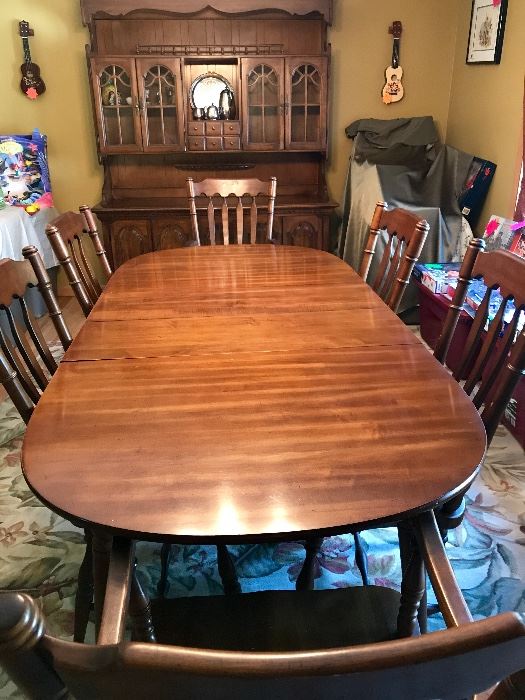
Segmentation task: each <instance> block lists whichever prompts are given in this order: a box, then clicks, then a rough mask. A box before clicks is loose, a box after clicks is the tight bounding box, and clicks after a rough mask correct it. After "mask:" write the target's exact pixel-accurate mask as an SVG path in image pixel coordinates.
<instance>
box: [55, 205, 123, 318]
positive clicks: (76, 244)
mask: <svg viewBox="0 0 525 700" xmlns="http://www.w3.org/2000/svg"><path fill="white" fill-rule="evenodd" d="M86 233H87V234H88V235H89V238H90V239H91V241H92V244H93V249H94V251H95V254H96V256H97V258H98V260H99V263H100V267H101V268H102V272H103V274H104V275H105V277H106V280H107V279H109V278H110V277H111V275H112V274H113V271H112V269H111V266H110V264H109V260H108V258H107V255H106V251H105V250H104V246H103V245H102V241H101V240H100V236H99V234H98V231H97V226H96V223H95V217H94V216H93V213H92V211H91V209H90V208H89V207H88V206H87V205H83V206H81V207H80V208H79V213H77V212H74V211H67V212H65V213H64V214H61V215H60V216H58V217H57V218H56V219H53V221H52V222H51V223H50V224H48V225H47V226H46V234H47V237H48V239H49V242H50V244H51V247H52V248H53V251H54V253H55V255H56V257H57V259H58V262H59V263H60V265H61V266H62V268H63V270H64V272H65V274H66V276H67V279H68V281H69V284H70V286H71V288H72V290H73V292H74V294H75V296H76V298H77V300H78V302H79V304H80V307H81V309H82V311H83V313H84V315H85V316H86V317H87V316H88V314H89V312H90V311H91V309H92V308H93V305H94V304H95V302H96V301H97V299H98V297H99V296H100V294H101V292H102V287H101V285H100V282H99V281H98V279H97V276H96V275H95V273H94V272H93V268H92V267H91V264H90V262H89V260H88V257H87V255H86V249H85V247H84V240H85V234H86Z"/></svg>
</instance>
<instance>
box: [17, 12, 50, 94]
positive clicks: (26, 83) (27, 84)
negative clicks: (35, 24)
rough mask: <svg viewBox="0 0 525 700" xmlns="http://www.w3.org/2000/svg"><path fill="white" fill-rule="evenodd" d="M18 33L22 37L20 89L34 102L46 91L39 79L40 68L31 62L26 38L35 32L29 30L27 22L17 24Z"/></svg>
mask: <svg viewBox="0 0 525 700" xmlns="http://www.w3.org/2000/svg"><path fill="white" fill-rule="evenodd" d="M18 33H19V34H20V36H21V37H22V44H23V47H24V63H22V65H21V66H20V70H21V72H22V80H21V81H20V89H21V90H22V92H23V93H24V95H27V97H29V99H31V100H34V99H36V98H37V97H38V96H39V95H41V94H42V93H43V92H45V91H46V85H45V83H44V81H43V80H42V78H41V77H40V68H39V67H38V66H37V64H36V63H33V62H32V61H31V52H30V51H29V39H28V37H30V36H34V34H35V32H34V30H33V29H30V28H29V23H28V22H19V23H18Z"/></svg>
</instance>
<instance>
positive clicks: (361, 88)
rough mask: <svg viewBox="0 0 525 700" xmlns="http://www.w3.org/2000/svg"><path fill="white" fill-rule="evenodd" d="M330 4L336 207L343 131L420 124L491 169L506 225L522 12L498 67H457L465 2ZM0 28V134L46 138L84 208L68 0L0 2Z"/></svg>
mask: <svg viewBox="0 0 525 700" xmlns="http://www.w3.org/2000/svg"><path fill="white" fill-rule="evenodd" d="M211 4H213V2H212V0H211ZM4 5H5V6H4ZM334 5H335V13H334V25H333V27H332V29H331V31H330V40H331V42H332V47H333V62H332V74H333V82H332V97H331V117H330V134H331V149H330V163H329V168H328V179H329V185H330V190H331V194H332V197H333V198H334V199H336V200H340V199H341V196H342V190H343V183H344V177H345V173H346V168H347V163H348V156H349V154H350V149H351V145H352V143H351V141H350V140H349V139H347V138H346V137H345V135H344V128H345V127H346V126H347V125H348V124H350V123H351V122H352V121H354V120H355V119H359V118H364V117H376V118H394V117H404V116H422V115H432V116H433V117H434V119H435V121H436V123H437V125H438V128H439V130H440V134H441V136H442V138H445V137H447V129H448V137H447V139H448V141H449V142H450V143H451V144H452V145H454V146H456V147H457V148H462V149H463V150H466V151H468V152H471V153H474V154H476V155H481V156H485V157H487V158H489V159H491V160H494V161H495V162H497V163H498V172H497V175H496V178H495V181H494V183H493V187H492V192H491V194H490V199H489V204H488V205H487V206H488V209H489V210H490V211H495V212H498V213H501V214H505V215H508V214H510V213H511V208H512V207H511V199H512V196H513V195H514V193H515V182H516V178H517V175H516V162H517V157H518V146H519V143H520V138H519V132H520V124H521V119H522V110H521V99H522V90H523V46H524V42H523V26H524V20H525V1H524V0H509V5H510V9H509V17H508V22H507V31H506V36H505V43H504V48H503V59H502V63H501V65H500V66H499V67H497V66H465V65H464V54H465V49H466V41H467V36H468V21H469V14H470V5H471V0H425V2H419V3H414V2H413V0H396V2H395V3H394V4H392V2H391V0H368V1H367V0H335V3H334ZM458 12H459V16H458ZM458 18H459V25H458ZM20 19H26V20H28V21H29V22H30V24H31V26H32V27H33V28H34V29H35V37H34V38H32V39H31V50H32V54H33V59H34V60H35V61H36V62H37V63H38V64H39V65H40V67H41V69H42V75H43V78H44V79H45V81H46V84H47V88H48V91H47V92H46V93H45V94H44V95H43V96H41V97H39V98H38V99H37V100H36V102H32V101H30V100H28V99H27V98H26V97H25V96H24V95H23V94H22V93H21V92H20V90H19V87H18V83H19V79H20V78H19V65H20V63H21V62H22V46H21V40H20V38H19V37H18V21H19V20H20ZM394 19H400V20H401V21H402V22H403V30H404V31H403V36H402V39H401V65H402V66H403V67H404V69H405V77H404V80H403V83H404V86H405V89H406V97H405V99H404V100H403V101H401V102H399V103H397V104H393V105H389V106H386V105H383V104H382V102H381V97H380V93H381V88H382V86H383V81H384V69H385V67H386V66H387V65H389V63H390V58H391V50H392V43H391V37H390V35H388V34H387V28H388V26H389V24H390V23H391V22H392V20H394ZM2 24H3V41H2V42H1V43H0V65H2V66H3V68H4V86H3V90H4V91H3V96H2V97H3V99H2V100H1V101H0V131H1V132H3V133H12V132H22V133H24V132H30V131H31V130H32V129H33V127H35V126H38V127H39V128H40V129H41V131H43V132H44V133H46V134H47V135H48V137H49V158H50V168H51V177H52V183H53V190H54V194H55V200H56V203H57V206H58V208H59V209H60V210H65V209H69V208H73V207H76V206H78V204H79V203H81V202H87V203H91V204H92V203H95V202H96V201H98V200H99V198H100V193H101V186H102V171H101V168H100V166H99V164H98V162H97V159H96V151H95V137H94V133H93V120H92V116H91V102H90V97H89V86H88V80H87V70H86V63H85V53H84V46H85V44H86V43H87V42H88V33H87V30H86V29H85V28H84V27H83V26H82V23H81V20H80V10H79V2H78V0H46V2H35V0H17V2H16V3H14V2H11V3H8V2H4V3H3V6H2ZM458 26H459V31H458V32H456V28H457V27H458ZM456 34H457V42H456ZM454 57H455V69H454V70H452V66H453V64H454ZM449 106H450V117H449Z"/></svg>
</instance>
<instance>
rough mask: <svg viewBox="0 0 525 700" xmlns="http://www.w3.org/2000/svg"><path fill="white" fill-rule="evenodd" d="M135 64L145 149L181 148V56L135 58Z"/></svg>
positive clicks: (182, 116) (182, 120)
mask: <svg viewBox="0 0 525 700" xmlns="http://www.w3.org/2000/svg"><path fill="white" fill-rule="evenodd" d="M136 67H137V84H138V108H139V112H140V121H141V125H142V142H143V146H144V151H146V152H147V153H154V152H156V151H161V152H166V151H183V150H184V110H183V100H182V79H181V66H180V58H164V57H163V58H161V57H157V58H138V59H136Z"/></svg>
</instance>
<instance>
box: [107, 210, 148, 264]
mask: <svg viewBox="0 0 525 700" xmlns="http://www.w3.org/2000/svg"><path fill="white" fill-rule="evenodd" d="M111 249H112V251H113V262H114V265H115V267H119V265H122V263H125V262H126V260H129V259H130V258H135V257H137V255H143V254H144V253H151V251H152V245H151V233H150V224H149V221H147V220H145V219H144V220H143V219H128V220H122V221H114V222H113V223H112V224H111Z"/></svg>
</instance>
